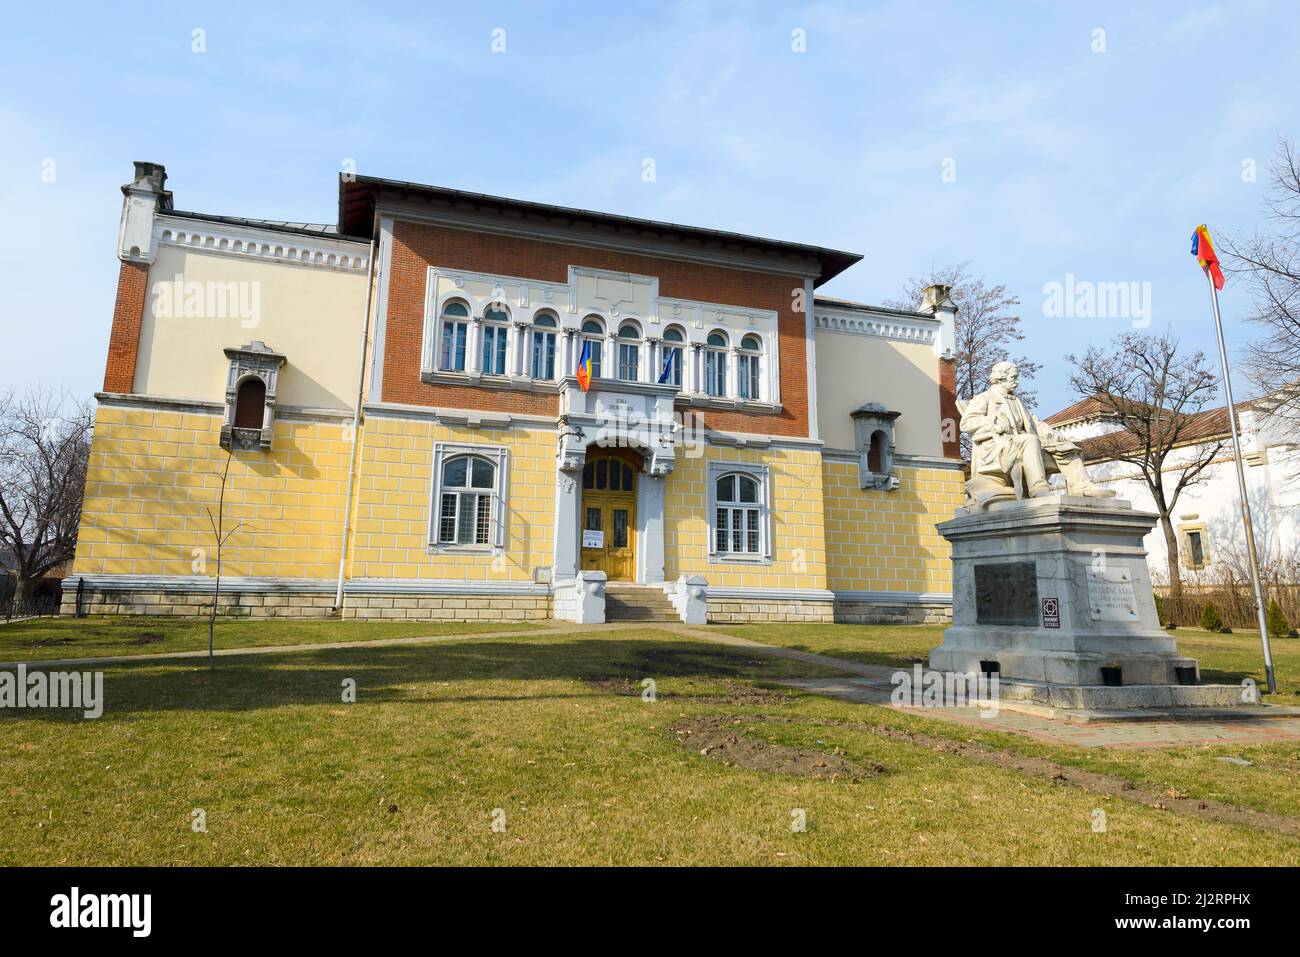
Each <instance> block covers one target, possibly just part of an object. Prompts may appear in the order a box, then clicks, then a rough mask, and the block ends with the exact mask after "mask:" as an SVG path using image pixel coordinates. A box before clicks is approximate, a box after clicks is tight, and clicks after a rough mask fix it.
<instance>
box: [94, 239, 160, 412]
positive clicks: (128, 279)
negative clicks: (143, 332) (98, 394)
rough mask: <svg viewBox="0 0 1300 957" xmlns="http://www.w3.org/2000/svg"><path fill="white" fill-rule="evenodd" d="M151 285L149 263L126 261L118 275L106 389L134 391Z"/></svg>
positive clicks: (110, 335) (105, 378)
mask: <svg viewBox="0 0 1300 957" xmlns="http://www.w3.org/2000/svg"><path fill="white" fill-rule="evenodd" d="M148 286H149V265H148V264H147V263H138V262H124V263H122V267H121V270H120V271H119V272H118V275H117V302H116V304H115V305H114V306H113V328H112V330H111V331H110V332H109V334H108V362H107V363H106V364H105V367H104V391H105V392H131V391H132V390H133V389H134V388H135V362H136V357H137V356H138V355H139V352H140V323H141V322H142V321H143V319H144V304H145V298H146V292H147V290H148Z"/></svg>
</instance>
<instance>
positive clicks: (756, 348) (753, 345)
mask: <svg viewBox="0 0 1300 957" xmlns="http://www.w3.org/2000/svg"><path fill="white" fill-rule="evenodd" d="M762 352H763V343H762V342H761V341H760V340H759V338H758V336H745V338H743V339H741V340H740V353H739V355H738V356H737V357H736V362H737V364H738V365H739V368H738V369H737V370H736V372H737V374H738V375H739V377H740V397H741V398H742V399H761V398H762V397H763V394H762V391H761V390H760V388H759V385H760V383H761V379H760V378H759V357H760V356H761V354H762Z"/></svg>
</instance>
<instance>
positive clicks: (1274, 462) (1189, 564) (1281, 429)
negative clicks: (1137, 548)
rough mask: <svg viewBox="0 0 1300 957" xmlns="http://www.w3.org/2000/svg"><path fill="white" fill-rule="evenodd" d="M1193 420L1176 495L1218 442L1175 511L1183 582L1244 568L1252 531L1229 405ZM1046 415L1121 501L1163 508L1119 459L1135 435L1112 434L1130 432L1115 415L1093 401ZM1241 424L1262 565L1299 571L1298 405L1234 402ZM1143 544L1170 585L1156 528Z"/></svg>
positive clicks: (1178, 452) (1175, 466) (1180, 450)
mask: <svg viewBox="0 0 1300 957" xmlns="http://www.w3.org/2000/svg"><path fill="white" fill-rule="evenodd" d="M1190 419H1191V421H1189V422H1188V424H1187V427H1186V430H1185V432H1184V435H1186V436H1187V441H1186V442H1184V443H1182V444H1181V445H1180V446H1178V447H1176V448H1175V449H1174V450H1173V451H1172V452H1171V454H1170V456H1169V458H1168V460H1167V462H1166V465H1165V470H1166V474H1167V476H1168V479H1169V481H1168V485H1167V486H1166V487H1167V489H1168V490H1169V491H1172V487H1173V486H1174V485H1175V484H1176V483H1177V481H1178V479H1179V466H1180V464H1182V463H1186V462H1188V461H1195V460H1197V459H1198V458H1200V457H1202V456H1204V455H1205V453H1206V452H1207V451H1208V450H1210V449H1212V448H1213V447H1214V446H1221V448H1220V450H1219V451H1218V453H1217V454H1216V455H1215V456H1214V459H1213V461H1212V462H1211V464H1210V465H1209V466H1207V467H1206V469H1205V470H1204V471H1203V472H1202V473H1201V476H1200V477H1199V479H1198V480H1197V481H1196V482H1195V483H1194V484H1193V485H1190V486H1189V487H1187V488H1185V489H1184V490H1183V492H1182V494H1181V495H1180V496H1179V498H1178V502H1177V504H1176V505H1175V506H1174V509H1173V514H1172V518H1173V523H1174V531H1175V533H1176V535H1177V537H1178V549H1179V558H1180V567H1181V568H1182V569H1183V576H1184V580H1185V581H1187V582H1196V581H1204V582H1207V583H1208V582H1213V581H1216V580H1218V579H1219V578H1220V577H1221V576H1222V575H1224V574H1226V573H1228V572H1229V571H1232V570H1235V573H1236V574H1238V575H1239V574H1241V573H1243V572H1244V570H1245V567H1246V565H1245V555H1246V551H1245V547H1246V546H1245V534H1244V532H1243V531H1242V527H1241V518H1240V513H1239V509H1238V503H1237V497H1238V496H1237V477H1236V469H1235V467H1234V465H1233V462H1232V439H1231V434H1230V428H1229V424H1228V415H1227V408H1226V407H1223V406H1220V407H1218V408H1214V409H1207V410H1205V411H1204V412H1199V413H1196V414H1195V415H1193V416H1191V417H1190ZM1045 421H1046V423H1047V424H1048V425H1050V426H1051V427H1052V428H1054V429H1056V431H1058V432H1060V433H1061V434H1062V435H1064V436H1066V437H1068V438H1069V439H1070V440H1071V441H1073V442H1076V443H1078V445H1079V446H1080V447H1081V448H1082V449H1083V452H1084V457H1085V460H1086V461H1087V463H1088V466H1089V468H1088V471H1089V473H1090V475H1091V476H1092V479H1093V481H1095V482H1099V483H1102V484H1105V485H1108V486H1109V487H1112V488H1114V489H1115V490H1116V492H1117V493H1118V496H1119V498H1121V499H1126V500H1128V501H1130V502H1132V503H1133V504H1134V506H1135V507H1137V508H1142V509H1147V510H1150V511H1155V510H1156V509H1155V502H1154V500H1153V498H1152V496H1151V493H1150V491H1149V490H1148V489H1147V485H1146V482H1145V481H1144V480H1143V479H1142V476H1141V474H1140V473H1139V472H1138V470H1137V468H1136V467H1135V466H1133V465H1131V464H1129V463H1127V462H1123V461H1119V460H1117V458H1116V454H1117V451H1119V450H1122V449H1123V448H1125V447H1129V446H1128V443H1131V442H1132V441H1133V440H1132V437H1131V436H1128V435H1116V434H1115V433H1118V432H1120V431H1121V430H1122V428H1123V426H1122V424H1121V421H1120V417H1119V415H1118V414H1116V413H1115V412H1113V411H1110V410H1109V409H1108V407H1107V406H1106V405H1105V404H1103V403H1102V402H1101V401H1099V400H1098V399H1096V398H1088V399H1083V400H1081V401H1079V402H1076V403H1075V404H1074V405H1072V406H1070V407H1068V408H1066V409H1062V410H1061V411H1060V412H1057V413H1056V414H1055V415H1053V416H1051V417H1049V418H1048V419H1046V420H1045ZM1237 428H1238V430H1239V432H1240V435H1241V451H1242V458H1243V463H1244V465H1245V470H1246V488H1247V495H1248V496H1249V498H1250V507H1251V516H1252V518H1253V520H1254V523H1255V541H1256V543H1257V545H1258V548H1259V554H1260V561H1261V563H1262V564H1264V565H1265V566H1267V565H1269V564H1270V563H1273V564H1278V565H1280V569H1288V568H1289V569H1290V570H1291V571H1292V572H1295V571H1296V570H1297V569H1300V416H1297V414H1296V412H1295V411H1294V409H1288V408H1286V407H1282V408H1278V407H1277V404H1276V403H1269V402H1267V401H1265V400H1253V401H1250V402H1243V403H1239V404H1238V405H1237ZM1146 548H1147V554H1148V562H1149V564H1150V566H1151V570H1152V573H1153V575H1154V576H1156V578H1157V579H1158V580H1159V581H1164V580H1165V579H1166V577H1167V558H1166V555H1167V553H1166V549H1165V538H1164V532H1163V530H1162V527H1161V526H1160V525H1159V524H1157V525H1156V526H1155V528H1154V529H1152V531H1151V533H1150V534H1149V535H1147V537H1146ZM1266 575H1267V572H1266Z"/></svg>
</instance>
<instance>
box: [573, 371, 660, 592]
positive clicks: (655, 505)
mask: <svg viewBox="0 0 1300 957" xmlns="http://www.w3.org/2000/svg"><path fill="white" fill-rule="evenodd" d="M677 391H678V388H677V387H676V386H673V385H658V384H654V383H647V382H624V381H619V380H607V379H597V380H595V381H594V382H593V383H592V384H591V388H590V390H589V391H587V392H583V391H582V388H581V387H580V386H579V385H578V380H577V379H576V378H574V377H572V376H570V377H568V378H566V379H564V380H563V381H562V382H561V383H560V416H559V423H558V426H559V448H558V450H557V454H556V466H557V467H556V486H555V565H554V581H556V582H560V581H566V580H570V579H573V578H575V577H576V576H577V574H578V572H579V571H598V572H604V573H605V575H606V576H607V578H608V579H609V580H611V581H632V582H638V583H640V584H659V583H661V582H663V580H664V477H665V476H666V475H667V474H668V473H669V472H671V471H672V470H673V465H674V464H675V453H676V449H675V437H676V436H675V433H676V422H675V420H674V416H673V397H674V396H675V395H676V394H677ZM588 466H590V468H588Z"/></svg>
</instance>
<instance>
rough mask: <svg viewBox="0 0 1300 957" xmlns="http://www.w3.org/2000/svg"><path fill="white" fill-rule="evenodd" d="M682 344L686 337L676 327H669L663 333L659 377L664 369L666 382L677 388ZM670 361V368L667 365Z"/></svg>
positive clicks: (680, 370)
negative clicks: (661, 362) (662, 350)
mask: <svg viewBox="0 0 1300 957" xmlns="http://www.w3.org/2000/svg"><path fill="white" fill-rule="evenodd" d="M684 342H686V336H685V335H684V334H683V333H682V330H680V329H678V328H677V327H676V326H670V327H669V328H668V329H667V330H665V331H664V354H663V368H661V369H660V370H659V375H663V371H664V369H667V370H668V379H667V380H666V381H667V382H668V383H669V384H670V385H675V386H677V387H678V388H680V387H681V384H682V343H684ZM670 361H671V362H672V365H671V366H670V365H669V362H670ZM656 378H657V377H656Z"/></svg>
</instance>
